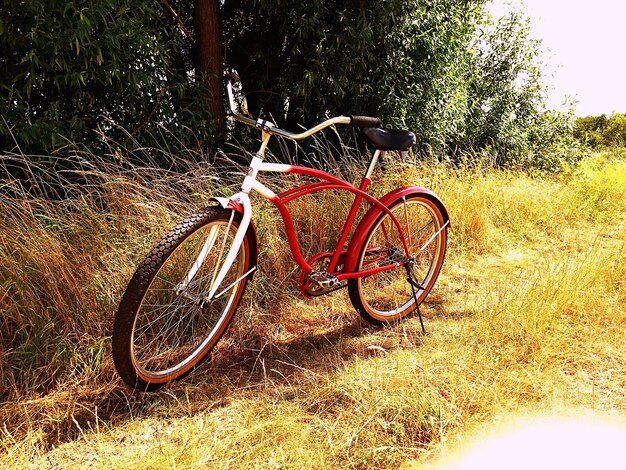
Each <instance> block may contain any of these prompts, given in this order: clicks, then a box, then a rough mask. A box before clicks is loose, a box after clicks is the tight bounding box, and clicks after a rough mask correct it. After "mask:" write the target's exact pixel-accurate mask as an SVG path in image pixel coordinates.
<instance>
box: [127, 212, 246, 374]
mask: <svg viewBox="0 0 626 470" xmlns="http://www.w3.org/2000/svg"><path fill="white" fill-rule="evenodd" d="M236 230H237V226H236V225H235V224H234V223H232V222H231V221H229V220H219V221H213V222H211V223H210V224H207V225H205V226H203V227H201V228H200V229H198V230H196V231H195V232H193V233H192V234H191V235H189V236H188V237H187V238H185V240H183V241H182V242H181V244H180V245H179V246H177V247H176V248H175V249H174V251H173V252H172V253H171V254H170V256H169V257H168V258H167V259H166V260H165V261H164V263H163V265H162V266H161V267H160V268H159V270H158V271H157V273H156V274H155V276H154V278H153V279H152V281H151V283H150V286H149V287H148V288H147V289H146V293H145V295H144V297H143V299H142V301H141V305H140V307H139V309H138V312H137V316H136V318H135V323H134V325H133V333H132V338H131V357H132V360H133V363H134V366H135V369H136V370H137V373H138V375H140V376H142V378H143V379H144V380H147V381H151V382H166V381H169V380H171V379H172V378H175V377H177V376H179V375H181V374H183V373H184V372H186V371H187V370H189V369H191V368H192V367H193V366H194V365H195V364H196V363H197V362H198V361H199V360H200V359H202V358H203V357H204V355H205V354H206V352H207V351H208V350H209V349H210V348H212V347H213V345H214V343H215V341H216V340H217V339H219V337H220V336H221V333H222V332H223V330H224V329H225V327H226V326H227V325H228V321H229V319H230V316H231V315H232V312H233V310H234V307H236V305H237V303H238V300H239V298H240V297H241V294H242V291H243V282H244V279H240V278H241V276H242V275H243V273H244V268H245V260H246V249H247V245H246V243H245V240H244V244H243V245H242V249H240V250H239V253H238V255H237V257H236V259H235V262H234V263H233V265H232V267H231V269H230V270H229V271H228V273H227V275H226V278H225V279H224V281H223V282H222V283H221V286H220V287H219V288H218V289H217V291H216V295H215V296H214V300H213V301H212V302H210V303H207V302H205V303H204V304H203V305H201V300H202V299H203V298H204V297H205V296H206V295H208V293H209V291H210V287H211V285H212V280H213V279H214V277H215V276H216V274H217V272H218V271H219V268H221V261H223V260H224V258H225V257H226V254H227V253H228V249H229V248H230V246H231V245H232V241H233V239H234V237H235V234H236ZM210 237H214V239H215V242H214V243H213V245H212V246H211V249H210V250H208V252H207V254H206V257H205V259H204V262H203V263H202V265H201V266H200V267H199V269H198V271H197V273H196V274H195V276H194V277H193V279H192V281H191V282H190V283H189V284H188V285H187V286H186V287H185V288H184V289H183V290H182V292H181V289H180V288H178V289H177V286H178V287H180V285H181V282H182V281H183V280H184V279H185V278H186V276H187V274H188V273H189V270H190V268H191V266H192V264H193V263H194V262H195V261H196V260H197V259H198V254H199V253H200V251H201V250H202V248H203V247H204V246H205V244H206V242H207V239H208V238H210ZM238 279H239V282H236V281H237V280H238ZM235 282H236V284H235V285H233V286H232V287H231V288H230V289H229V290H227V291H226V292H223V293H222V290H223V288H225V287H228V286H231V284H233V283H235ZM177 291H178V292H179V293H177ZM220 294H221V296H220ZM218 296H219V298H216V297H218Z"/></svg>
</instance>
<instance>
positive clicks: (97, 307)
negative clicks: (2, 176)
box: [0, 154, 626, 468]
mask: <svg viewBox="0 0 626 470" xmlns="http://www.w3.org/2000/svg"><path fill="white" fill-rule="evenodd" d="M90 171H92V172H93V174H94V175H97V178H101V181H102V182H101V183H100V184H98V185H95V184H94V185H93V187H92V188H91V190H90V191H91V192H90V191H87V192H86V193H84V194H81V197H78V198H76V197H75V198H72V199H67V200H61V201H57V202H50V201H49V200H48V199H46V198H43V197H40V196H35V197H33V196H29V195H26V194H22V195H21V196H20V197H12V198H11V199H6V201H5V200H3V202H2V203H3V208H4V210H5V212H7V211H8V212H7V213H9V214H11V217H7V218H5V219H3V221H2V222H1V224H2V226H0V230H1V233H2V234H3V235H2V241H1V242H0V243H1V244H0V266H1V267H0V270H2V276H3V277H2V279H6V281H3V284H2V291H0V305H2V309H3V311H4V312H6V313H5V315H4V316H3V318H4V320H3V321H4V322H5V323H4V324H3V326H2V328H3V330H2V332H3V338H11V341H7V340H4V341H5V342H4V343H3V350H2V351H3V352H2V356H1V357H0V364H1V367H2V370H1V371H0V372H1V373H2V379H3V383H4V384H6V385H8V386H7V389H6V390H5V391H4V397H5V400H4V404H3V405H2V410H1V411H0V412H1V413H2V421H3V422H4V431H3V432H2V439H1V442H2V451H3V453H2V457H1V459H2V461H3V462H4V463H5V465H8V466H13V467H27V466H29V465H31V466H33V467H38V468H39V467H42V466H43V467H66V466H70V465H75V466H76V465H78V466H80V467H95V468H111V467H115V468H147V467H149V468H172V467H177V468H204V467H206V466H221V467H242V468H259V467H260V468H274V467H290V468H320V467H357V468H393V467H398V466H400V465H403V464H405V465H410V464H412V463H413V464H418V463H423V462H429V461H432V460H433V459H435V458H438V457H439V456H441V455H443V454H444V453H447V452H448V450H449V449H453V448H456V447H458V446H460V445H461V443H462V442H464V441H465V439H466V437H467V436H468V435H473V434H475V433H477V432H481V430H484V429H487V428H489V427H490V426H491V425H492V423H494V422H504V421H508V420H510V419H514V418H515V417H518V416H520V415H522V416H523V415H527V414H533V415H536V414H542V413H550V414H557V415H572V414H575V413H587V412H589V413H595V414H599V415H617V416H626V392H625V391H624V390H626V387H625V385H626V353H625V352H624V348H623V345H624V344H625V343H626V315H625V313H626V208H625V207H624V203H623V201H624V196H625V194H626V163H625V162H624V161H623V160H619V159H613V158H612V157H611V156H610V155H607V154H604V155H600V156H597V157H595V158H593V159H590V160H588V161H585V162H584V163H583V164H582V166H581V167H579V168H577V169H575V170H571V171H568V172H565V173H564V174H562V175H560V176H558V177H554V176H551V177H547V176H541V175H528V174H526V173H518V172H503V171H496V170H492V169H489V168H462V169H451V168H447V167H445V166H444V165H438V164H435V163H420V164H417V165H398V166H397V167H395V168H393V171H390V172H389V173H388V174H387V176H386V177H384V178H383V180H380V181H381V182H380V183H379V184H378V185H377V186H376V187H375V188H374V189H375V191H376V192H377V193H379V194H382V193H385V192H386V191H388V190H389V189H390V188H392V187H394V186H396V185H398V184H418V185H423V186H426V187H430V188H432V189H434V190H435V191H436V192H437V193H439V194H440V195H441V196H442V198H443V199H444V202H445V203H446V205H447V206H448V209H449V211H450V213H451V218H452V224H453V225H452V232H451V236H450V246H449V250H450V251H449V256H448V258H447V261H446V265H445V269H444V272H443V274H442V276H441V277H440V280H439V281H438V284H437V286H436V287H435V290H434V291H433V293H432V294H431V295H430V297H429V299H427V302H426V305H425V306H424V313H425V316H426V317H427V323H426V325H427V329H428V333H427V334H426V335H422V334H421V333H420V331H421V330H420V327H419V321H418V320H416V319H410V320H409V321H406V322H403V323H400V324H397V325H394V326H392V327H388V328H383V329H378V328H371V327H369V326H367V325H365V324H363V323H362V322H360V321H359V320H358V318H357V317H356V314H355V313H354V311H353V310H352V308H351V306H350V304H349V301H348V300H347V298H346V295H345V294H344V293H341V292H340V293H336V294H332V295H330V296H328V297H327V298H321V299H319V300H316V301H313V302H306V301H303V300H298V299H297V298H296V297H295V296H294V295H292V294H293V291H294V286H295V280H294V278H295V277H296V273H295V271H294V266H293V263H290V262H288V256H287V254H286V253H285V252H284V249H283V248H282V247H283V246H284V243H283V242H282V238H281V235H280V231H278V230H277V224H276V219H275V213H274V212H271V211H270V210H269V209H268V210H264V211H262V212H261V213H260V214H261V219H259V220H258V221H257V223H258V226H259V227H258V228H259V238H260V240H261V245H260V246H261V270H260V271H261V272H260V273H259V274H262V275H259V276H256V277H255V282H254V289H253V290H252V292H251V294H250V296H249V301H248V305H246V308H245V309H243V310H242V311H241V314H240V315H239V317H238V319H237V324H236V325H234V326H235V328H233V330H232V332H231V334H230V337H226V338H225V340H226V341H227V342H228V343H229V348H228V351H227V353H225V354H220V355H219V356H217V357H215V358H214V359H213V361H212V364H211V365H210V366H207V367H205V368H203V370H202V371H199V372H198V373H196V374H194V375H193V376H192V377H191V378H189V379H187V380H186V381H184V382H181V383H178V384H174V385H172V386H170V387H168V388H166V389H165V390H163V391H161V392H159V393H157V394H153V395H141V396H139V395H133V394H130V393H129V392H128V391H127V390H126V389H125V388H124V387H123V386H122V385H121V384H120V382H119V380H117V379H116V378H115V376H114V374H113V372H112V369H111V361H110V357H109V356H108V354H107V353H106V351H107V348H108V342H107V341H106V340H103V338H106V336H107V329H108V327H109V323H110V321H111V318H112V317H111V315H112V312H113V310H114V309H115V306H116V302H117V299H118V298H119V295H120V292H121V289H122V285H123V283H124V280H125V279H127V278H128V276H129V275H130V271H131V270H132V264H133V263H134V261H135V260H136V259H137V258H138V257H139V256H140V253H141V252H142V251H145V249H146V247H147V246H148V245H149V244H150V243H151V240H153V237H154V236H156V235H157V234H158V233H160V231H161V230H162V229H164V228H166V226H167V225H168V224H171V222H172V221H173V220H174V219H175V218H176V217H178V216H179V215H180V214H181V213H184V212H185V211H188V210H189V209H190V208H192V207H196V206H198V205H201V204H202V203H204V202H205V199H204V197H198V196H192V194H195V193H202V194H205V193H206V192H208V191H210V190H211V188H212V186H213V182H212V181H210V180H202V181H200V183H199V185H197V186H192V185H191V183H190V181H191V180H192V178H189V177H190V176H192V175H197V174H198V173H196V172H195V169H193V170H192V169H190V170H189V172H188V173H187V174H186V175H187V177H184V178H183V177H181V176H180V174H179V173H167V172H166V173H165V174H163V175H160V176H159V178H158V180H157V178H154V175H152V176H150V173H149V172H145V173H142V172H141V171H137V170H136V169H133V170H132V171H130V170H128V171H127V172H121V171H120V170H119V169H115V171H112V169H110V168H108V169H103V168H98V169H97V170H96V169H92V170H90ZM111 173H113V175H114V176H110V174H111ZM94 178H95V176H94ZM107 195H108V196H107ZM106 197H110V200H106V199H105V201H106V204H105V203H103V202H101V201H102V199H103V198H106ZM329 199H330V200H324V201H323V202H324V203H325V204H331V205H332V206H333V207H341V208H342V210H346V208H347V205H348V204H349V201H347V200H346V199H345V198H343V197H341V196H338V195H336V194H330V195H329ZM175 201H177V202H175ZM164 202H165V204H164ZM25 206H26V209H24V207H25ZM294 210H295V212H296V220H298V224H299V227H304V229H303V231H304V233H305V236H306V237H308V240H309V243H310V245H311V249H315V248H319V247H320V246H321V245H323V244H324V243H325V241H324V240H323V235H324V234H325V233H326V232H324V230H321V229H320V227H322V226H323V225H324V224H327V223H331V222H332V220H333V218H334V214H335V212H334V211H327V212H317V216H318V217H319V219H316V220H315V221H314V223H308V225H306V222H303V221H306V220H308V216H309V215H311V214H310V206H308V205H307V204H301V205H300V206H294ZM41 214H44V215H43V216H42V215H41ZM27 234H28V236H26V235H27ZM96 246H97V247H100V248H101V249H100V250H99V251H98V250H94V247H96ZM44 253H45V254H46V256H41V254H44ZM38 254H39V256H38ZM285 279H287V280H285ZM266 286H269V288H266ZM285 292H287V293H286V294H285ZM36 322H40V323H36ZM45 325H50V326H48V327H47V329H46V327H45ZM237 332H239V335H236V333H237ZM6 335H9V336H6ZM11 335H13V336H11ZM20 335H21V336H20ZM59 351H61V352H59ZM29 352H30V356H29V355H28V353H29ZM29 357H30V358H29ZM23 358H29V359H28V361H30V362H27V361H26V359H23ZM19 361H22V362H19ZM38 361H39V362H38ZM23 364H26V365H27V366H28V367H26V368H25V370H26V373H24V374H18V373H17V368H18V367H24V366H23ZM37 389H39V390H40V392H39V393H37ZM9 397H10V398H11V399H10V400H9Z"/></svg>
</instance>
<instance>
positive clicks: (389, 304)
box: [358, 199, 445, 321]
mask: <svg viewBox="0 0 626 470" xmlns="http://www.w3.org/2000/svg"><path fill="white" fill-rule="evenodd" d="M391 212H392V213H393V214H394V216H395V217H396V219H397V220H398V222H399V223H400V226H401V227H402V230H403V231H404V232H405V234H406V233H409V234H410V236H409V237H407V245H408V246H409V250H410V252H411V254H412V256H413V257H414V263H413V266H412V267H411V269H412V275H413V277H414V280H415V281H416V282H417V283H418V284H419V287H415V290H413V288H412V287H411V285H410V284H409V283H408V282H407V270H406V268H405V267H404V266H401V267H398V268H397V269H390V270H388V271H384V272H381V273H378V274H374V275H371V276H367V277H363V278H360V279H359V280H358V283H359V295H360V297H361V301H362V303H363V306H364V308H365V309H366V311H367V313H368V314H369V315H370V316H372V317H374V318H377V319H380V320H385V321H389V320H393V319H394V318H401V317H403V316H405V315H407V314H408V313H410V312H412V311H413V310H414V309H415V297H414V294H413V292H415V294H417V297H418V302H421V301H422V300H423V299H424V298H425V297H426V295H427V294H428V292H429V291H430V288H431V287H432V284H433V283H434V280H435V279H436V276H437V274H438V272H439V268H440V266H441V263H442V261H443V256H442V255H443V240H444V237H445V229H444V230H441V227H442V225H443V220H442V219H441V218H440V216H439V215H438V214H439V212H438V211H436V210H435V209H434V208H433V207H432V206H431V205H430V204H429V203H428V201H426V200H423V199H407V200H406V201H403V202H400V203H399V204H397V205H395V206H394V207H393V208H391ZM407 225H408V230H407ZM433 237H434V238H433ZM364 246H365V249H364V250H363V251H362V253H361V257H360V259H359V269H360V270H364V269H369V268H372V267H376V266H384V265H388V264H393V263H399V262H403V261H404V260H405V258H406V254H405V251H404V246H403V244H402V241H401V239H400V236H399V234H398V230H397V228H396V226H395V224H393V222H392V220H391V218H390V217H389V216H388V215H386V214H385V215H384V216H383V217H382V218H381V219H380V220H379V221H378V222H377V224H376V225H375V226H374V228H373V230H372V231H371V234H370V236H369V237H368V238H367V239H366V241H365V243H364Z"/></svg>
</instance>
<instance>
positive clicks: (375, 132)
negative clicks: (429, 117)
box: [363, 127, 417, 150]
mask: <svg viewBox="0 0 626 470" xmlns="http://www.w3.org/2000/svg"><path fill="white" fill-rule="evenodd" d="M363 135H365V139H366V140H367V141H368V142H369V143H370V144H372V145H373V146H374V147H375V148H377V149H378V150H408V149H410V148H411V147H413V146H414V145H415V142H417V139H416V138H415V134H413V132H411V131H399V130H396V129H381V128H379V127H365V128H364V129H363Z"/></svg>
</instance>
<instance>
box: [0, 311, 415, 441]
mask: <svg viewBox="0 0 626 470" xmlns="http://www.w3.org/2000/svg"><path fill="white" fill-rule="evenodd" d="M316 330H317V331H319V326H318V327H313V326H312V327H311V328H310V329H309V330H306V331H303V332H302V333H303V334H301V335H298V336H293V337H291V338H289V339H286V340H272V339H269V338H268V337H267V336H264V335H263V334H258V333H252V334H250V335H248V337H247V338H246V339H245V341H243V344H242V345H240V346H237V347H230V348H229V347H226V348H223V350H222V351H221V352H219V353H218V354H216V355H215V356H214V357H212V358H211V359H210V360H208V361H207V362H206V363H205V364H204V365H202V366H200V367H199V369H198V370H196V371H195V372H194V373H192V374H191V375H190V376H188V377H187V378H185V379H183V380H182V381H180V382H176V383H173V384H169V385H167V386H165V387H163V388H162V389H161V390H159V391H157V392H154V393H141V392H138V391H133V390H131V389H129V388H128V387H127V386H125V385H124V384H123V383H122V382H121V380H120V379H119V377H118V376H117V374H116V373H115V371H114V368H113V364H112V361H111V360H110V358H109V359H108V360H107V364H105V366H104V368H103V369H104V372H103V374H102V376H101V377H100V378H99V381H98V383H87V384H84V385H82V386H80V387H75V388H72V387H69V388H68V389H66V390H64V391H58V390H57V391H55V392H54V393H52V394H51V395H50V396H49V399H46V398H42V399H41V400H33V401H31V402H28V403H21V404H19V407H20V413H15V410H13V407H4V410H1V411H0V419H3V421H4V422H5V423H6V426H8V429H9V430H10V431H11V434H12V435H13V437H14V438H15V439H17V438H19V436H20V434H21V433H25V432H32V430H33V427H37V428H38V430H39V431H40V432H41V436H42V438H41V442H43V443H44V444H45V447H46V448H50V449H52V448H54V447H57V446H59V445H61V444H64V443H67V442H71V441H74V440H76V439H78V438H81V437H82V436H85V434H86V433H88V432H95V431H96V430H101V429H108V430H114V429H119V428H122V427H123V426H124V425H125V424H126V423H128V422H130V421H131V420H135V419H142V418H162V417H164V416H166V417H167V418H168V419H174V418H183V417H189V416H193V415H196V414H198V413H202V412H210V411H211V410H213V409H217V408H220V407H224V406H227V405H228V404H229V403H230V402H231V401H232V400H234V399H245V398H246V397H247V398H250V399H256V400H259V399H260V400H262V399H265V398H267V399H275V398H276V397H277V396H278V397H279V398H280V397H281V396H287V395H289V393H288V390H289V389H290V388H293V387H298V386H304V385H306V386H307V387H309V386H310V387H314V386H316V385H320V384H323V383H324V382H325V381H327V380H329V378H332V376H333V375H335V374H336V373H337V372H338V371H340V370H342V369H343V368H345V367H349V366H350V364H353V363H354V362H356V361H359V360H368V359H370V358H373V357H376V356H378V355H380V354H385V353H386V352H387V351H390V350H392V349H395V348H418V347H419V345H420V342H421V339H422V335H421V327H420V326H419V319H417V318H412V319H410V320H408V321H405V322H400V323H398V324H396V325H391V326H385V327H374V326H371V325H369V324H367V323H365V322H364V321H362V320H361V319H360V317H358V315H356V314H354V315H346V316H345V318H344V319H343V321H342V322H341V323H339V324H336V325H335V326H331V327H328V328H327V329H326V330H324V331H322V332H317V333H315V332H314V331H316ZM223 339H226V340H228V337H227V336H225V337H224V338H223ZM231 346H232V345H231ZM23 414H27V415H28V416H29V418H28V423H26V424H25V423H24V422H23V418H22V415H23Z"/></svg>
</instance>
